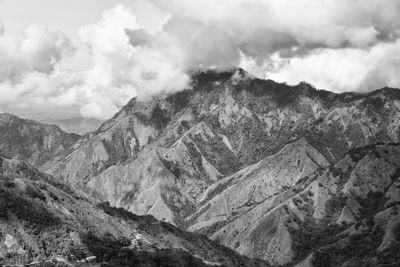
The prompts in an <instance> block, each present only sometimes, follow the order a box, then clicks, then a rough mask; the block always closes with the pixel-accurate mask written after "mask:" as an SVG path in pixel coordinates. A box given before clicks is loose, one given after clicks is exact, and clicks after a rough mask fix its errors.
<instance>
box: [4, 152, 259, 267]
mask: <svg viewBox="0 0 400 267" xmlns="http://www.w3.org/2000/svg"><path fill="white" fill-rule="evenodd" d="M85 260H86V261H91V262H92V264H91V265H90V266H100V265H101V266H210V265H223V266H265V264H266V263H264V262H262V261H255V260H250V259H248V258H246V257H243V256H240V255H239V254H237V253H235V252H234V251H232V250H230V249H228V248H226V247H223V246H221V245H218V244H216V243H214V242H212V241H210V240H209V239H207V238H206V237H205V236H200V235H197V234H193V233H189V232H185V231H183V230H180V229H178V228H176V227H174V226H172V225H171V224H168V223H166V222H160V221H157V220H156V219H155V218H154V217H152V216H137V215H134V214H132V213H129V212H127V211H125V210H123V209H116V208H113V207H111V206H109V204H108V203H99V202H97V201H94V200H93V199H91V198H89V197H87V196H86V195H85V194H83V193H82V192H79V191H74V190H72V189H71V188H70V187H68V186H67V185H65V184H62V183H59V182H57V181H56V180H55V179H54V178H53V177H51V176H50V175H47V174H44V173H41V172H40V171H38V170H37V169H35V168H34V167H32V166H31V165H29V164H27V163H24V162H22V161H20V160H17V159H7V158H4V157H0V265H1V266H20V265H21V264H29V266H83V265H82V263H81V262H82V261H83V262H85ZM96 262H97V263H96ZM18 264H20V265H18ZM160 264H161V265H160ZM21 266H22V265H21ZM23 266H25V265H23ZM84 266H86V265H84Z"/></svg>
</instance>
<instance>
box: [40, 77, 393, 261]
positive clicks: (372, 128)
mask: <svg viewBox="0 0 400 267" xmlns="http://www.w3.org/2000/svg"><path fill="white" fill-rule="evenodd" d="M399 118H400V91H398V90H397V89H391V88H383V89H380V90H376V91H373V92H371V93H368V94H356V93H344V94H334V93H331V92H327V91H322V90H316V89H314V88H313V87H312V86H310V85H308V84H306V83H301V84H299V85H297V86H294V87H291V86H288V85H285V84H279V83H275V82H273V81H270V80H260V79H256V78H254V77H250V76H249V75H247V74H246V73H245V72H244V71H243V70H235V71H232V72H224V73H216V72H213V71H209V72H203V73H197V74H194V75H193V78H192V84H191V88H190V90H187V91H183V92H180V93H177V94H175V95H171V96H166V97H160V98H157V99H152V100H149V101H145V102H140V101H136V100H135V99H133V100H131V101H130V102H129V103H128V104H127V105H126V106H125V107H124V108H123V109H122V110H121V111H120V112H119V113H117V114H116V115H115V116H114V118H112V119H111V120H109V121H107V122H105V123H104V124H103V125H102V126H101V127H100V128H99V129H98V130H97V131H96V132H93V133H91V134H88V135H85V136H84V137H82V138H81V139H80V140H79V141H78V143H77V145H76V147H75V148H74V150H73V151H72V152H71V153H69V154H67V155H66V156H65V157H64V158H63V159H62V160H60V159H55V160H52V161H50V162H49V163H48V164H47V165H46V166H45V169H46V170H47V171H48V172H50V173H52V174H54V175H55V176H56V177H58V178H60V179H61V180H63V181H64V182H67V183H69V184H70V185H72V186H74V187H79V188H84V190H85V191H86V192H87V193H89V194H90V195H91V196H93V197H96V198H98V199H100V200H102V201H109V203H110V204H111V205H112V206H115V207H123V208H125V209H127V210H129V211H131V212H133V213H137V214H142V215H144V214H151V215H153V216H155V217H156V218H158V219H160V220H165V221H168V222H170V223H172V224H175V225H176V226H179V227H182V228H185V229H188V230H190V231H194V232H199V233H202V234H206V235H208V236H209V237H210V238H212V239H214V240H218V241H219V242H221V243H222V244H225V245H226V246H229V247H230V248H233V249H236V250H237V251H238V252H240V253H244V254H246V255H248V256H251V257H258V258H262V259H265V260H267V261H268V262H270V263H271V264H274V265H285V264H287V265H289V266H293V265H296V264H300V265H299V266H360V264H361V265H362V264H367V262H368V263H370V264H375V265H377V264H378V263H379V264H381V263H382V264H383V261H382V260H383V259H384V258H385V257H384V256H383V255H386V254H384V253H389V254H390V253H392V252H387V251H391V249H393V248H395V247H396V246H397V244H398V242H399V240H398V239H396V238H392V237H390V236H391V234H390V233H391V232H390V231H392V230H393V229H397V228H396V227H397V225H398V223H397V218H398V215H397V213H393V215H391V217H389V216H388V215H387V214H386V213H392V210H393V209H397V206H398V200H397V198H398V192H397V191H396V190H397V189H395V188H393V187H395V186H394V184H397V183H395V182H394V181H395V180H396V179H397V178H398V172H397V171H396V170H397V168H398V167H400V166H399V164H398V162H397V160H396V158H398V156H399V155H398V148H397V142H399V138H400V131H399V127H400V122H399ZM376 144H380V145H376ZM373 145H375V147H372V146H373ZM376 151H377V152H376ZM385 151H387V152H385ZM378 154H379V157H378V156H376V155H378ZM374 155H375V156H376V157H375V158H374ZM382 168H385V171H380V170H382ZM392 182H393V184H392ZM380 194H381V195H380ZM369 201H373V203H372V202H369ZM383 202H385V203H391V204H387V205H390V206H385V205H382V203H383ZM371 205H372V207H373V208H369V207H370V206H371ZM366 209H368V211H365V210H366ZM390 218H392V219H390ZM360 229H361V230H360ZM390 229H392V230H390ZM393 231H397V230H393ZM382 233H383V235H382ZM392 236H393V235H392ZM389 237H390V238H389ZM354 238H355V239H354ZM357 238H358V239H357ZM367 241H368V242H372V243H371V245H370V246H368V250H364V251H366V252H365V254H364V255H362V254H359V255H356V254H351V255H348V254H346V251H349V250H352V249H353V250H354V247H357V246H358V245H360V244H362V243H363V242H364V243H365V242H367ZM357 242H359V243H357ZM310 244H311V245H310ZM357 244H358V245H357ZM327 251H328V252H327ZM333 251H334V252H335V253H337V254H338V256H337V257H332V259H328V256H327V255H331V252H332V253H333ZM324 253H325V254H324ZM382 253H383V254H382ZM386 258H387V259H393V261H396V260H398V259H397V258H396V257H394V254H393V253H392V254H390V255H389V256H388V257H386ZM363 261H364V262H363ZM321 262H323V263H321ZM360 262H361V263H360ZM321 264H322V265H321ZM329 264H330V265H329ZM357 264H359V265H357Z"/></svg>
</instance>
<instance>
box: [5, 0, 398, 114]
mask: <svg viewBox="0 0 400 267" xmlns="http://www.w3.org/2000/svg"><path fill="white" fill-rule="evenodd" d="M233 67H242V68H244V69H245V70H247V71H248V72H250V73H251V74H253V75H255V76H257V77H260V78H268V79H273V80H277V81H280V82H287V83H289V84H297V83H298V82H300V81H307V82H309V83H311V84H313V85H314V86H315V87H317V88H321V89H326V90H330V91H334V92H345V91H362V92H365V91H370V90H374V89H377V88H381V87H384V86H390V87H400V75H399V74H400V1H398V0H184V1H183V0H180V1H179V0H0V96H1V97H0V111H4V112H12V113H34V112H56V111H68V112H76V113H79V114H80V115H81V116H83V117H86V118H97V119H107V118H110V117H111V116H113V114H114V113H115V112H117V111H118V110H119V109H120V108H121V107H122V106H123V105H124V104H125V103H126V102H127V101H128V100H129V99H130V98H132V97H135V96H136V97H138V98H151V97H154V96H158V95H162V94H169V93H173V92H176V91H179V90H183V89H185V88H188V84H189V81H190V73H191V72H192V71H197V70H205V69H210V68H213V69H217V70H227V69H230V68H233Z"/></svg>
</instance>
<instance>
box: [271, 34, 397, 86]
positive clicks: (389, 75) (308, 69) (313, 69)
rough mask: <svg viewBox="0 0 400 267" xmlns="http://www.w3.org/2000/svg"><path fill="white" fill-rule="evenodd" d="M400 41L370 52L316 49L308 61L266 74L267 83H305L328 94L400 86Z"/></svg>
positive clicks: (297, 59) (299, 59)
mask: <svg viewBox="0 0 400 267" xmlns="http://www.w3.org/2000/svg"><path fill="white" fill-rule="evenodd" d="M399 55H400V40H398V41H396V42H394V43H383V44H379V45H376V46H374V47H372V48H370V49H367V50H363V49H359V48H345V49H332V48H326V49H318V50H316V51H314V52H313V53H312V54H311V55H309V56H307V57H295V58H292V59H289V60H287V63H285V64H284V66H283V67H282V68H279V69H277V70H276V71H275V72H268V73H267V74H266V75H267V77H268V78H270V79H275V80H278V81H285V82H289V83H291V84H297V83H298V82H300V81H308V82H311V83H312V84H314V85H315V86H316V87H319V88H326V89H328V90H331V91H336V92H344V91H354V90H357V91H368V90H371V89H377V88H381V87H384V86H392V87H398V86H399V85H400V76H399V74H400V56H399Z"/></svg>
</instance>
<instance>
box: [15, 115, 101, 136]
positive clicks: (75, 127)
mask: <svg viewBox="0 0 400 267" xmlns="http://www.w3.org/2000/svg"><path fill="white" fill-rule="evenodd" d="M17 115H18V116H19V117H21V118H23V119H29V120H35V121H39V122H41V123H45V124H55V125H57V126H58V127H60V128H61V129H62V130H63V131H65V132H67V133H75V134H79V135H83V134H86V133H89V132H93V131H95V130H96V129H97V128H99V126H100V125H101V124H102V123H103V121H101V120H98V119H87V118H82V117H81V116H80V115H79V114H77V113H73V112H51V113H49V112H41V113H29V114H26V113H22V114H17Z"/></svg>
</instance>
